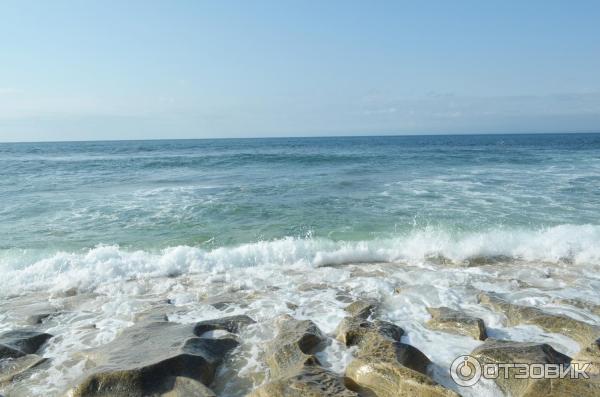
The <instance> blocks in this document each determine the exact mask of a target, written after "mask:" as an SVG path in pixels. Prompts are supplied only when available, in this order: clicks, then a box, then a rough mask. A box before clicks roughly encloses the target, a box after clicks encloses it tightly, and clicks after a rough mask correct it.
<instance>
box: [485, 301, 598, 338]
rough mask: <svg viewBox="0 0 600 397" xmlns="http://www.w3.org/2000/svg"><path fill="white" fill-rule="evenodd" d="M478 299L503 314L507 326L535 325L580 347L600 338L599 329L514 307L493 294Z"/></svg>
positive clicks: (529, 308)
mask: <svg viewBox="0 0 600 397" xmlns="http://www.w3.org/2000/svg"><path fill="white" fill-rule="evenodd" d="M478 299H479V302H480V303H481V304H482V305H484V306H486V307H488V308H490V309H493V310H495V311H499V312H502V313H504V315H505V316H506V318H507V319H508V323H509V325H517V324H521V323H523V324H532V325H537V326H538V327H540V328H542V329H543V330H545V331H547V332H555V333H559V334H563V335H566V336H568V337H569V338H572V339H574V340H576V341H577V342H579V343H580V344H581V345H582V346H587V345H589V344H590V343H591V342H592V341H594V340H596V339H597V338H598V336H600V327H597V326H594V325H591V324H588V323H586V322H583V321H579V320H576V319H574V318H571V317H569V316H565V315H562V314H553V313H547V312H544V311H543V310H541V309H538V308H537V307H531V306H522V305H515V304H512V303H509V302H508V301H506V300H504V299H502V298H500V297H499V296H497V295H495V294H485V293H481V294H479V295H478Z"/></svg>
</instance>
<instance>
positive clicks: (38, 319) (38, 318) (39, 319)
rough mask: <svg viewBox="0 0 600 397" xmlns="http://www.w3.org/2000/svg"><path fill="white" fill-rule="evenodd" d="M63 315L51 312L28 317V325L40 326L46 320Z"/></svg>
mask: <svg viewBox="0 0 600 397" xmlns="http://www.w3.org/2000/svg"><path fill="white" fill-rule="evenodd" d="M59 314H62V313H61V312H51V313H35V314H31V315H29V316H27V320H26V321H27V324H30V325H39V324H42V323H43V322H44V321H45V320H47V319H49V318H52V317H54V316H57V315H59Z"/></svg>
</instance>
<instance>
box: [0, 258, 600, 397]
mask: <svg viewBox="0 0 600 397" xmlns="http://www.w3.org/2000/svg"><path fill="white" fill-rule="evenodd" d="M386 266H387V268H386ZM481 266H496V265H495V264H487V265H481ZM390 267H391V265H375V264H371V265H367V264H365V265H346V266H338V267H336V268H335V269H324V270H323V269H321V270H318V271H321V272H323V274H328V273H331V272H332V271H335V270H340V269H342V270H343V271H344V272H346V273H347V275H348V279H349V280H354V281H357V280H359V281H360V282H363V283H369V282H373V281H374V280H381V279H383V280H391V278H390V279H388V278H386V277H388V275H389V274H390V273H391V272H396V274H398V269H396V270H394V269H393V268H390ZM406 270H407V269H404V271H406ZM412 270H414V269H412ZM292 276H294V275H293V274H292ZM295 276H298V274H296V275H295ZM300 278H301V277H298V279H300ZM323 279H324V281H323V282H306V283H299V284H297V285H295V287H294V294H297V296H298V300H297V301H296V302H294V301H292V300H285V301H281V302H276V300H268V301H267V300H265V299H264V297H265V296H271V297H273V296H278V297H281V296H282V295H277V293H278V291H279V288H281V287H279V286H277V285H276V283H273V284H272V285H269V286H264V288H263V289H251V288H244V287H241V286H240V285H238V286H237V287H235V288H228V289H227V288H223V289H221V292H220V293H214V292H216V291H213V293H210V294H206V295H196V296H197V299H198V301H199V302H201V303H202V306H198V305H196V306H190V305H189V304H188V303H187V302H184V301H183V299H182V297H181V295H177V294H171V295H172V296H173V297H172V298H164V297H161V298H160V299H158V298H156V295H151V294H148V293H146V294H144V295H142V296H143V299H142V301H143V304H140V305H139V306H137V307H136V310H134V311H132V312H131V313H128V316H129V318H130V321H129V322H124V323H121V326H120V327H114V326H113V327H112V328H111V329H115V331H114V332H113V333H112V334H110V335H108V334H106V333H103V332H102V331H103V330H105V329H107V328H106V322H110V321H111V320H112V321H116V319H110V318H106V319H103V321H104V324H103V323H99V322H92V321H87V322H86V321H83V320H85V319H86V318H87V319H90V320H91V319H94V317H93V315H92V313H93V311H94V310H95V309H97V307H98V305H99V304H100V305H105V306H106V305H110V304H111V297H110V296H107V295H106V294H104V295H103V294H102V293H99V292H94V293H85V292H79V291H65V292H64V293H62V295H60V296H56V295H55V296H53V297H52V298H51V299H50V298H48V297H47V296H43V295H41V294H39V295H37V296H34V295H30V296H27V297H26V298H24V297H13V298H11V299H8V300H7V301H6V302H4V303H3V304H2V309H3V310H4V311H5V312H6V313H7V314H6V316H7V317H9V318H11V319H12V321H13V322H12V324H20V326H19V327H13V329H10V330H5V332H3V333H1V334H0V390H2V392H1V393H2V394H3V395H5V396H7V397H8V396H23V395H29V393H30V392H32V391H33V392H32V394H41V393H39V392H40V390H42V389H43V387H44V385H49V387H50V386H54V387H55V389H49V390H51V391H49V392H48V394H47V395H67V396H72V397H108V396H115V397H126V396H127V397H129V396H140V397H141V396H164V397H167V396H170V397H175V396H181V397H183V396H193V397H206V396H237V395H248V396H252V397H280V396H282V397H283V396H290V397H295V396H297V397H300V396H314V397H317V396H342V397H346V396H348V397H350V396H365V397H373V396H375V397H392V396H400V397H403V396H406V397H409V396H430V397H437V396H440V397H442V396H459V395H474V394H479V395H486V394H488V395H507V396H508V395H510V396H513V397H521V396H523V397H538V396H544V397H548V396H557V397H558V396H571V395H572V396H600V377H599V369H600V345H599V344H600V339H599V338H600V327H599V326H598V323H597V322H596V321H595V317H594V316H595V315H596V314H597V313H600V306H598V305H596V304H595V303H594V302H592V301H584V300H581V299H566V298H564V299H562V298H556V297H554V298H552V299H551V300H548V302H549V304H552V305H557V306H556V307H563V308H573V311H572V312H573V313H589V318H588V319H587V320H586V321H584V320H583V319H581V317H582V316H581V315H576V314H574V315H568V314H565V313H568V312H569V311H568V310H562V311H561V312H558V311H556V310H551V309H552V307H551V306H548V307H538V306H536V305H533V304H529V305H528V304H524V303H522V302H519V303H514V302H515V299H514V296H515V295H514V294H508V293H501V292H500V293H499V292H494V291H491V290H487V291H485V290H483V289H479V288H476V287H475V286H473V285H472V284H469V285H468V291H469V294H470V296H472V302H471V305H470V306H467V305H465V306H464V307H461V306H460V305H453V307H449V306H442V305H428V304H427V300H426V299H423V300H421V301H420V302H421V303H422V304H423V305H422V311H423V314H422V315H421V316H420V317H417V318H415V319H411V318H408V317H407V318H404V319H403V321H398V320H395V319H394V317H393V316H390V307H393V306H391V305H390V300H391V299H396V300H399V299H401V297H402V296H405V297H406V296H411V294H414V289H415V288H417V287H415V286H414V285H410V284H409V283H408V282H404V283H400V282H396V283H395V286H392V285H389V284H386V288H388V291H389V295H384V296H379V297H377V296H375V294H371V296H369V294H365V293H363V292H364V291H361V290H360V288H359V287H354V288H352V284H351V283H348V282H347V280H346V283H345V284H343V285H341V286H335V284H333V283H331V282H330V281H326V279H327V277H324V278H323ZM196 281H198V282H201V281H200V280H199V279H198V280H196ZM210 281H211V282H212V284H213V285H215V284H218V283H219V281H215V280H210ZM171 282H172V285H171V287H170V288H171V291H173V290H177V291H186V289H185V288H189V289H193V288H194V282H195V281H194V280H193V279H176V280H175V279H173V280H171ZM220 282H221V284H222V285H221V286H222V287H223V285H225V284H227V283H230V282H231V280H227V279H225V280H222V281H220ZM136 283H138V282H137V281H132V285H133V284H136ZM523 283H524V281H520V282H519V283H516V284H515V287H514V289H515V290H516V291H525V290H527V289H529V290H534V291H536V293H540V291H541V289H540V288H539V286H537V287H536V286H532V285H525V284H523ZM392 287H393V288H392ZM419 288H426V287H424V286H419ZM448 288H451V286H449V287H448ZM217 290H218V289H217ZM167 295H168V294H167ZM161 296H162V295H161ZM292 296H293V295H292ZM307 296H309V297H319V296H327V297H328V299H330V302H337V303H335V304H336V309H335V310H334V311H333V312H332V314H331V319H330V320H332V321H333V319H335V323H336V325H335V327H334V328H329V329H322V327H320V326H319V325H318V324H319V321H317V317H315V318H311V316H310V313H311V312H310V311H309V310H308V309H306V308H307V307H308V306H307V305H316V306H318V305H319V304H320V303H319V302H321V301H319V300H318V299H312V300H307V299H306V297H307ZM511 298H512V299H511ZM115 299H116V298H115ZM432 301H433V299H432ZM40 302H42V303H40ZM138 303H139V302H138ZM192 303H194V304H196V303H197V302H195V301H194V302H192ZM269 305H272V306H270V308H269ZM561 305H562V306H561ZM190 307H192V308H193V309H190ZM202 308H204V310H206V311H207V312H208V313H204V314H203V313H202V312H201V311H200V312H199V311H197V310H200V309H202ZM259 308H260V310H259ZM311 309H312V310H313V313H314V312H315V311H318V312H320V313H322V315H324V316H327V315H328V313H327V311H326V308H325V307H323V308H321V307H317V308H315V307H314V306H311ZM219 313H220V314H219ZM477 313H484V314H486V315H482V316H479V315H478V314H477ZM214 314H219V315H216V316H215V315H214ZM486 316H487V317H486ZM206 317H211V318H209V319H202V318H206ZM396 318H397V317H396ZM489 318H492V319H494V318H497V319H500V320H501V326H499V325H498V324H497V323H495V322H494V321H491V323H492V324H491V325H492V326H491V327H490V326H489V323H490V320H489ZM195 319H200V320H198V321H196V320H195ZM321 322H322V321H321ZM329 323H331V322H330V321H329V322H327V324H329ZM403 324H407V325H406V326H405V325H403ZM113 325H114V324H113ZM407 327H408V328H407ZM511 327H517V328H518V327H525V328H524V329H528V330H529V329H534V330H538V331H539V334H540V338H542V337H546V336H547V335H556V337H557V338H562V337H565V338H568V340H572V341H574V342H575V343H576V344H577V346H579V347H578V349H577V351H574V354H573V353H571V354H567V353H566V352H563V351H560V350H559V349H558V348H555V346H552V345H551V344H549V343H544V342H541V341H540V340H539V339H540V338H538V340H516V339H515V340H513V339H511V338H510V333H509V332H507V331H505V330H507V329H510V328H511ZM527 327H531V328H527ZM73 329H76V331H75V332H76V333H79V334H80V335H82V337H81V338H80V339H78V342H77V343H75V344H73V345H70V349H71V350H72V351H71V353H70V354H69V355H68V356H66V358H65V357H62V356H60V355H59V354H58V353H57V352H58V350H59V349H61V348H64V346H65V343H64V341H65V340H66V336H65V335H66V331H65V330H69V331H70V332H74V331H72V330H73ZM417 330H419V332H422V334H421V335H431V336H432V337H433V336H435V337H439V338H442V339H441V340H444V339H445V340H447V346H444V345H440V344H439V343H438V342H434V341H433V339H432V340H431V341H430V343H432V344H433V343H437V344H436V346H435V349H444V348H448V349H449V350H451V349H452V344H453V343H454V342H455V341H461V343H464V344H463V345H461V346H471V348H470V349H469V350H468V351H465V350H464V349H463V350H462V352H463V353H464V354H469V355H470V356H472V357H474V358H475V359H476V360H478V361H479V362H480V363H482V364H484V363H487V364H489V363H530V364H532V363H535V364H562V365H567V366H568V365H569V364H574V363H591V366H589V368H588V369H587V372H586V373H587V375H589V378H588V379H532V378H525V379H523V378H519V376H517V372H516V371H509V373H508V374H507V376H506V377H504V376H500V377H498V378H497V379H496V380H495V381H493V380H482V384H484V385H485V388H483V389H471V388H467V387H462V386H460V385H457V384H456V383H454V382H453V381H452V380H451V378H450V374H449V366H444V365H443V363H440V362H435V361H433V360H432V358H431V356H436V355H435V354H433V355H432V352H435V351H434V350H428V351H424V350H427V349H423V348H422V346H427V343H428V342H427V340H423V339H421V340H418V339H414V335H416V334H418V332H417ZM544 335H546V336H544ZM258 336H260V337H258ZM520 339H522V338H520ZM415 340H417V341H418V343H414V341H415ZM439 340H440V339H437V341H439ZM558 340H560V339H558ZM555 345H556V344H555ZM419 346H421V348H420V347H419ZM450 356H451V354H449V357H450ZM436 357H437V356H436ZM335 359H337V362H335V363H334V362H333V361H335ZM438 361H439V360H438ZM61 376H64V377H65V378H64V379H63V382H62V383H61V381H60V380H56V379H54V378H53V377H61ZM65 379H66V382H65V381H64V380H65ZM56 385H60V387H57V386H56ZM481 387H483V386H481ZM473 390H475V391H473Z"/></svg>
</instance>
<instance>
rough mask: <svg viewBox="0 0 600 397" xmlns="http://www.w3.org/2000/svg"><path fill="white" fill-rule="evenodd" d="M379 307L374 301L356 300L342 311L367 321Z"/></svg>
mask: <svg viewBox="0 0 600 397" xmlns="http://www.w3.org/2000/svg"><path fill="white" fill-rule="evenodd" d="M378 307H379V303H378V302H377V301H375V300H371V299H367V300H358V301H356V302H353V303H351V304H349V305H348V306H346V307H345V308H344V310H345V311H346V312H347V313H348V314H349V315H350V316H352V317H360V318H364V319H367V318H369V317H370V316H371V315H374V314H375V312H376V311H377V309H378Z"/></svg>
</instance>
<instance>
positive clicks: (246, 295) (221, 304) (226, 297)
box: [203, 291, 257, 311]
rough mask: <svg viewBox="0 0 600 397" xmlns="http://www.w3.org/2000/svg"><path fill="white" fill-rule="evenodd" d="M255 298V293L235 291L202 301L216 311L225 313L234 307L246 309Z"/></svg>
mask: <svg viewBox="0 0 600 397" xmlns="http://www.w3.org/2000/svg"><path fill="white" fill-rule="evenodd" d="M256 298H257V293H256V292H255V291H236V292H230V293H225V294H219V295H215V296H211V297H209V298H206V299H205V300H203V303H207V304H209V305H211V306H212V307H214V308H215V309H217V310H221V311H225V310H227V309H229V308H233V307H235V306H237V307H240V308H246V307H248V304H249V302H251V301H253V300H255V299H256Z"/></svg>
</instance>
